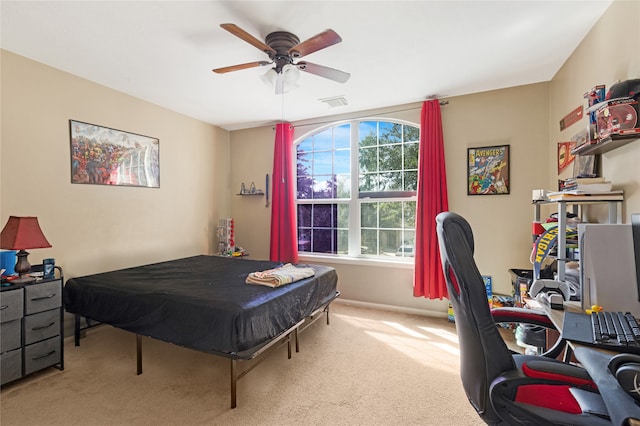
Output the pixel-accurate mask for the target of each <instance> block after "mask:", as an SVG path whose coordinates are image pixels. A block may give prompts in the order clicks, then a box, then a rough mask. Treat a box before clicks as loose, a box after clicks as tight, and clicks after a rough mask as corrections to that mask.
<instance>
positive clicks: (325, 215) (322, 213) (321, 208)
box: [312, 204, 336, 228]
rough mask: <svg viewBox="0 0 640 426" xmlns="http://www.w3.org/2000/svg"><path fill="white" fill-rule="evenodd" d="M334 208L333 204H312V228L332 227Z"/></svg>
mask: <svg viewBox="0 0 640 426" xmlns="http://www.w3.org/2000/svg"><path fill="white" fill-rule="evenodd" d="M335 208H336V205H335V204H315V205H314V206H313V221H312V226H313V227H314V228H331V227H334V226H335V224H334V220H335Z"/></svg>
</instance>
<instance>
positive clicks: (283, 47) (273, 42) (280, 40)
mask: <svg viewBox="0 0 640 426" xmlns="http://www.w3.org/2000/svg"><path fill="white" fill-rule="evenodd" d="M265 42H266V44H267V45H268V46H269V47H271V48H272V49H273V50H275V51H276V53H275V54H273V53H271V54H269V58H270V59H271V60H272V61H273V62H274V63H275V65H276V66H275V70H276V72H277V73H281V72H282V68H283V67H284V66H285V65H288V64H293V59H294V57H298V56H299V55H295V52H293V54H290V53H289V49H291V48H292V47H293V46H296V45H298V44H299V43H300V39H299V38H298V36H296V35H295V34H291V33H290V32H287V31H275V32H272V33H270V34H268V35H267V37H266V38H265Z"/></svg>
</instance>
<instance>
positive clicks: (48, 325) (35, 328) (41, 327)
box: [31, 321, 56, 331]
mask: <svg viewBox="0 0 640 426" xmlns="http://www.w3.org/2000/svg"><path fill="white" fill-rule="evenodd" d="M55 323H56V322H55V321H54V322H52V323H49V324H47V325H41V326H40V327H33V328H32V329H31V331H38V330H44V329H45V328H49V327H51V326H52V325H54V324H55Z"/></svg>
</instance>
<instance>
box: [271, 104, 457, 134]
mask: <svg viewBox="0 0 640 426" xmlns="http://www.w3.org/2000/svg"><path fill="white" fill-rule="evenodd" d="M428 100H430V99H428ZM438 103H439V104H440V105H441V106H444V105H449V101H439V102H438ZM420 108H422V105H420V106H419V107H413V108H405V109H395V110H392V111H386V112H381V113H375V114H367V115H357V116H354V117H349V118H346V119H345V120H353V119H358V118H364V117H370V116H371V115H374V116H376V115H388V114H395V113H396V112H405V111H413V110H416V109H420ZM335 121H341V120H326V121H314V122H311V123H305V124H298V125H295V126H294V127H307V126H316V125H318V124H328V123H334V122H335ZM274 129H275V127H274Z"/></svg>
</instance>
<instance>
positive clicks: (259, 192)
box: [236, 191, 264, 195]
mask: <svg viewBox="0 0 640 426" xmlns="http://www.w3.org/2000/svg"><path fill="white" fill-rule="evenodd" d="M236 195H264V192H262V191H258V192H240V193H238V194H236Z"/></svg>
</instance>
